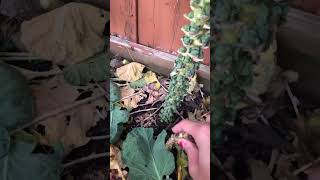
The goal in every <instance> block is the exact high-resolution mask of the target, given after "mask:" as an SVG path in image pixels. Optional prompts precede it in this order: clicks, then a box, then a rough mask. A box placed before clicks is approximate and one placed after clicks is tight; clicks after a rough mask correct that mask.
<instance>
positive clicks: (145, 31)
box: [138, 0, 210, 65]
mask: <svg viewBox="0 0 320 180" xmlns="http://www.w3.org/2000/svg"><path fill="white" fill-rule="evenodd" d="M189 2H190V0H161V1H159V0H138V36H139V42H138V43H139V44H142V45H145V46H148V47H152V48H154V49H158V50H161V51H164V52H169V53H172V54H174V55H176V54H177V53H176V51H177V50H178V49H179V48H180V47H182V43H181V40H180V39H181V37H182V36H183V32H182V31H181V27H182V26H183V25H185V24H188V23H189V21H188V20H186V19H185V18H184V17H183V15H184V14H185V13H187V12H189V11H190V10H191V9H190V6H189ZM204 64H205V65H209V64H210V50H209V49H207V50H205V60H204Z"/></svg>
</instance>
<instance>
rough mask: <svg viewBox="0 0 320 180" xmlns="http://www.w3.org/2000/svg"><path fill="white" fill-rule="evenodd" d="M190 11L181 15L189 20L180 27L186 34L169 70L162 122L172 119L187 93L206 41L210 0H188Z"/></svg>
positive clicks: (207, 40)
mask: <svg viewBox="0 0 320 180" xmlns="http://www.w3.org/2000/svg"><path fill="white" fill-rule="evenodd" d="M190 7H191V9H192V11H191V12H189V13H187V14H185V15H184V17H185V18H187V19H188V20H189V21H190V24H187V25H185V26H183V27H182V28H181V30H182V31H183V32H184V33H185V35H184V36H183V37H182V38H181V41H182V44H183V46H184V47H182V48H180V49H179V50H178V53H179V54H180V55H179V57H178V58H177V60H176V63H175V67H174V70H173V71H172V72H171V74H170V76H171V81H170V86H169V89H168V95H167V96H166V100H165V102H164V104H163V109H162V110H161V112H160V118H161V121H163V122H171V121H172V120H173V116H174V113H176V111H177V108H178V107H179V106H180V105H181V102H182V101H183V100H184V97H185V96H186V95H187V93H188V89H189V82H190V80H191V79H192V77H194V76H195V74H196V71H197V70H198V68H199V66H200V62H201V61H203V48H204V47H205V46H208V44H209V39H210V35H209V29H210V25H209V17H210V1H209V0H190Z"/></svg>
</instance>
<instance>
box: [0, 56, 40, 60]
mask: <svg viewBox="0 0 320 180" xmlns="http://www.w3.org/2000/svg"><path fill="white" fill-rule="evenodd" d="M0 60H2V61H28V60H42V58H40V57H36V56H30V57H29V56H26V57H24V56H19V57H14V56H13V57H0Z"/></svg>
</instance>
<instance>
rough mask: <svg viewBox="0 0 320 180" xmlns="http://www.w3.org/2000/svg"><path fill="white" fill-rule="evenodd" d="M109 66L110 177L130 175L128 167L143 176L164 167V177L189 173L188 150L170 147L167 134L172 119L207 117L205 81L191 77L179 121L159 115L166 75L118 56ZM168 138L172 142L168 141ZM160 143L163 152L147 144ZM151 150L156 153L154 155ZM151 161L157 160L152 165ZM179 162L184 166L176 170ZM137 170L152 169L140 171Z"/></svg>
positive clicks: (178, 112)
mask: <svg viewBox="0 0 320 180" xmlns="http://www.w3.org/2000/svg"><path fill="white" fill-rule="evenodd" d="M111 72H112V73H113V74H112V77H113V78H112V82H110V83H111V84H110V101H111V112H110V114H111V115H110V142H111V144H112V145H111V147H110V155H111V157H110V165H111V172H110V179H118V178H122V179H127V176H128V175H129V177H130V173H132V175H131V177H132V178H134V179H135V178H138V177H140V176H146V177H147V178H152V177H154V178H157V171H158V170H160V169H162V171H161V172H160V173H162V174H160V175H161V177H162V176H169V175H171V174H172V175H171V176H172V177H177V176H180V175H181V173H182V174H184V175H186V168H187V166H186V165H187V160H186V155H185V154H184V153H183V152H182V151H181V150H180V149H179V148H178V147H177V148H178V150H177V151H176V150H174V149H173V150H172V151H169V150H168V149H167V147H168V146H169V144H170V141H171V140H172V138H171V140H170V141H169V140H168V138H169V134H171V128H172V127H173V125H174V124H175V123H176V122H178V121H180V120H182V119H186V118H188V119H191V120H196V121H206V120H207V119H208V118H209V112H210V109H209V108H210V102H209V98H210V97H209V96H208V95H207V94H206V93H205V92H203V91H202V90H201V87H202V86H203V85H201V84H197V81H196V79H193V80H192V81H191V82H190V89H189V90H188V92H189V93H188V94H187V96H186V97H185V101H184V102H182V105H181V107H180V108H178V109H177V112H176V113H175V114H174V118H175V119H176V121H175V122H170V123H167V122H161V121H160V117H159V115H160V109H161V108H162V106H163V102H164V100H165V97H166V96H167V94H168V89H169V81H170V79H169V78H168V77H163V76H160V75H158V74H156V73H155V72H152V71H150V70H149V69H148V68H147V67H145V66H144V65H142V64H140V63H136V62H128V61H127V60H123V59H122V58H120V57H115V58H114V59H113V60H112V61H111ZM154 137H157V138H156V139H153V138H154ZM166 142H168V143H169V144H167V146H166ZM172 145H174V144H172ZM156 146H157V147H158V148H160V149H159V152H154V151H153V150H151V151H148V150H147V149H148V148H147V147H156ZM172 152H173V153H172ZM132 153H136V154H132ZM152 154H153V155H154V158H155V159H152V158H151V156H152ZM177 160H178V162H179V163H178V164H176V161H177ZM152 161H155V162H156V164H154V165H153V164H152ZM144 164H146V165H147V167H145V166H144ZM175 167H176V168H175ZM178 167H182V169H183V171H178V169H179V168H178ZM134 169H137V171H135V170H134ZM138 170H143V171H144V172H150V174H140V175H139V173H138ZM128 171H129V174H127V173H128Z"/></svg>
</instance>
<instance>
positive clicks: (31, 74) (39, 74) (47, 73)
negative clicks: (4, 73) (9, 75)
mask: <svg viewBox="0 0 320 180" xmlns="http://www.w3.org/2000/svg"><path fill="white" fill-rule="evenodd" d="M10 66H11V67H13V68H15V69H17V70H18V71H20V72H21V73H22V74H23V75H24V76H25V77H26V78H27V79H28V80H31V79H34V78H36V77H48V76H57V75H60V74H63V72H62V71H61V70H60V69H58V68H54V69H52V70H50V71H45V72H36V71H30V70H27V69H23V68H20V67H17V66H13V65H10Z"/></svg>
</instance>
